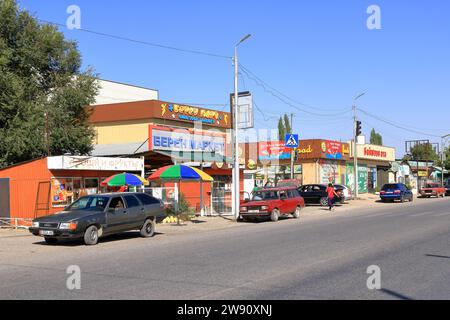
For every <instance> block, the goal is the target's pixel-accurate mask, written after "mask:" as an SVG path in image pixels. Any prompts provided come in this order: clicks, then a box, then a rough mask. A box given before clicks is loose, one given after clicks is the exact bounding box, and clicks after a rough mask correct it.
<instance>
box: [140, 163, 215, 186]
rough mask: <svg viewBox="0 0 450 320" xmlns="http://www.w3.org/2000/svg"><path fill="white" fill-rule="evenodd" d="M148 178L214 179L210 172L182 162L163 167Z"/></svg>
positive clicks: (210, 180)
mask: <svg viewBox="0 0 450 320" xmlns="http://www.w3.org/2000/svg"><path fill="white" fill-rule="evenodd" d="M148 180H166V181H167V180H175V181H177V180H181V181H182V180H194V181H206V182H212V181H214V179H213V178H212V177H211V176H210V175H209V174H207V173H205V172H203V171H202V170H199V169H197V168H193V167H189V166H184V165H180V164H178V165H172V166H165V167H162V168H160V169H158V170H156V171H155V172H154V173H153V174H152V175H151V176H150V177H148Z"/></svg>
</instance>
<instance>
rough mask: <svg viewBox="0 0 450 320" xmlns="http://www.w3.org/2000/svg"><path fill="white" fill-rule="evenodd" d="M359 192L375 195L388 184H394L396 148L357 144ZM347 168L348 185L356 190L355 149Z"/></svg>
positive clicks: (351, 149) (351, 152) (351, 151)
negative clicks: (354, 175)
mask: <svg viewBox="0 0 450 320" xmlns="http://www.w3.org/2000/svg"><path fill="white" fill-rule="evenodd" d="M356 149H357V157H358V192H359V193H374V192H376V191H378V190H379V189H380V188H381V187H382V186H383V185H384V184H386V183H394V182H395V175H394V173H393V171H392V166H391V164H392V163H393V162H394V161H395V148H391V147H385V146H377V145H372V144H357V145H356ZM350 157H351V159H350V161H349V162H348V163H347V166H346V185H347V186H348V187H349V188H350V189H352V190H353V188H354V177H353V173H354V167H353V148H352V147H351V148H350Z"/></svg>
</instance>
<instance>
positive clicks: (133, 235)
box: [33, 231, 164, 247]
mask: <svg viewBox="0 0 450 320" xmlns="http://www.w3.org/2000/svg"><path fill="white" fill-rule="evenodd" d="M160 234H164V233H162V232H155V235H154V237H156V236H158V235H160ZM139 238H141V239H145V238H143V237H141V235H140V233H139V231H130V232H123V233H118V234H113V235H110V236H105V237H104V238H100V239H99V240H98V244H102V243H108V242H113V241H121V240H128V239H139ZM33 244H35V245H41V246H49V247H52V246H64V247H77V246H84V245H85V244H84V242H83V240H82V239H72V240H71V239H62V240H58V242H57V243H55V244H49V243H47V242H45V241H38V242H34V243H33Z"/></svg>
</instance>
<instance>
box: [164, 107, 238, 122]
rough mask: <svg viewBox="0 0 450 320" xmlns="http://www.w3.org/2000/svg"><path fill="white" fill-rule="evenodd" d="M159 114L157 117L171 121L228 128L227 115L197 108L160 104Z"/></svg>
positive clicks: (228, 119) (228, 118)
mask: <svg viewBox="0 0 450 320" xmlns="http://www.w3.org/2000/svg"><path fill="white" fill-rule="evenodd" d="M160 106H161V114H160V115H158V117H161V118H164V119H171V120H181V121H189V122H201V123H204V124H207V125H212V126H219V127H230V120H231V119H230V117H229V113H227V112H221V111H216V110H210V109H204V108H198V107H193V106H188V105H181V104H177V103H169V102H161V103H160Z"/></svg>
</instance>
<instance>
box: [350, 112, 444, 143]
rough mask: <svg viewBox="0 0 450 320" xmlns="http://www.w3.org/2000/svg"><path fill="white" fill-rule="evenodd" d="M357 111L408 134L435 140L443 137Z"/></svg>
mask: <svg viewBox="0 0 450 320" xmlns="http://www.w3.org/2000/svg"><path fill="white" fill-rule="evenodd" d="M357 109H358V110H359V111H361V112H362V113H364V114H365V115H367V116H369V117H371V118H374V119H376V120H378V121H381V122H384V123H386V124H388V125H391V126H393V127H395V128H398V129H402V130H405V131H408V132H411V133H415V134H419V135H424V136H429V137H435V138H440V137H441V136H439V135H436V134H431V133H427V132H422V131H418V130H414V129H408V128H406V127H404V126H403V125H398V124H395V123H393V122H392V121H389V120H386V119H383V118H381V117H378V116H376V115H373V114H371V113H369V112H367V111H365V110H363V109H361V108H357Z"/></svg>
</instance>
